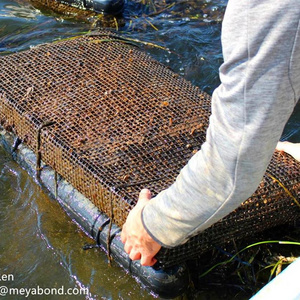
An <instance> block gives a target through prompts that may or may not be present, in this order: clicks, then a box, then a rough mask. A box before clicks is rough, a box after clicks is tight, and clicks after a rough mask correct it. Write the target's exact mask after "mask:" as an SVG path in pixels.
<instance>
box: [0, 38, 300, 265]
mask: <svg viewBox="0 0 300 300" xmlns="http://www.w3.org/2000/svg"><path fill="white" fill-rule="evenodd" d="M0 67H1V73H0V93H1V96H0V117H1V124H2V126H4V128H6V129H7V130H11V131H13V132H14V133H15V134H16V135H17V136H18V137H20V138H21V139H22V140H23V142H24V143H26V144H27V145H28V147H30V148H31V149H32V150H33V151H35V153H36V154H37V157H39V158H40V157H41V159H42V160H43V162H45V163H46V164H47V165H50V166H51V167H52V168H53V169H54V170H56V171H57V172H58V173H59V174H60V175H61V176H63V177H64V178H65V179H66V180H68V181H69V182H70V183H71V184H72V185H73V186H74V187H76V188H77V189H78V190H79V191H80V192H81V193H83V194H84V195H85V196H86V197H88V198H89V199H90V200H91V201H92V202H93V203H94V204H95V205H96V206H97V207H98V208H99V209H100V210H101V211H102V212H104V213H106V214H107V215H108V216H112V215H113V217H114V222H115V223H116V224H118V225H119V226H122V225H123V223H124V222H125V220H126V217H127V215H128V213H129V211H130V210H131V209H132V208H133V206H134V205H135V203H136V200H137V197H138V194H139V191H140V190H141V189H142V188H144V187H148V188H149V189H150V190H151V191H152V192H153V194H154V195H156V194H157V193H158V192H159V191H161V190H163V189H165V188H167V187H168V186H169V185H170V184H171V183H172V182H173V181H174V180H175V178H176V176H177V175H178V173H179V171H180V169H181V168H182V167H183V166H184V165H185V164H186V163H187V161H188V160H189V159H190V157H191V156H192V155H193V154H195V153H196V152H197V151H198V150H199V149H200V147H201V144H202V143H203V142H204V140H205V132H206V129H207V126H208V118H209V115H210V96H209V95H207V94H205V93H204V92H202V91H200V90H199V89H198V88H197V87H195V86H193V85H191V84H190V83H189V82H187V81H186V80H184V79H183V78H181V77H180V76H178V75H177V74H175V73H174V72H172V71H171V70H169V69H168V68H167V67H165V66H163V65H162V64H160V63H159V62H157V61H155V60H154V59H152V58H151V57H150V56H149V55H147V54H145V53H144V52H142V51H140V50H139V49H138V48H137V47H135V46H133V45H132V43H131V41H129V40H127V39H124V38H122V37H120V36H118V35H116V34H113V33H110V32H99V33H97V34H93V35H89V36H83V37H79V38H73V39H69V40H65V41H61V42H57V43H52V44H46V45H41V46H38V47H35V48H33V49H30V50H28V51H25V52H21V53H17V54H13V55H9V56H5V57H1V58H0ZM38 167H39V165H37V168H38ZM299 182H300V181H299V163H297V162H296V161H295V160H293V159H292V158H291V157H290V156H288V155H283V154H281V153H278V152H276V153H274V155H273V158H272V161H271V163H270V165H269V168H268V170H267V173H266V175H265V177H264V179H263V181H262V182H261V185H260V187H259V188H258V189H257V191H256V193H255V194H254V195H253V196H252V197H251V198H249V199H248V200H247V201H246V202H245V203H244V204H243V205H241V207H240V208H238V209H237V210H236V211H234V212H232V213H231V214H230V215H229V216H227V217H226V218H224V219H223V220H221V221H219V222H218V223H217V224H215V225H214V226H212V227H211V228H209V229H207V230H205V231H204V232H203V233H201V234H200V235H198V236H196V237H193V238H192V239H191V240H190V241H189V242H187V243H186V244H185V245H182V246H179V247H175V248H173V249H165V248H163V249H162V250H161V251H160V253H159V254H158V256H157V258H158V260H159V264H160V265H161V266H162V267H168V266H171V265H174V264H177V263H179V262H181V261H184V260H186V259H189V258H192V257H195V256H197V255H199V254H201V253H203V252H205V251H206V250H208V249H209V248H210V247H211V246H212V245H214V244H220V243H223V242H225V241H228V240H229V239H231V238H233V237H234V238H239V236H241V235H242V236H245V232H246V233H247V234H248V233H249V234H250V232H255V231H260V230H263V229H266V228H268V227H271V226H275V225H278V224H282V223H285V222H286V221H287V220H291V219H295V218H296V217H298V216H299V212H300V209H299V207H297V204H296V201H297V199H299V193H300V189H299V185H300V183H299ZM250 228H251V231H250V230H249V229H250Z"/></svg>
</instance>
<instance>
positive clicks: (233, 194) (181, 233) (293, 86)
mask: <svg viewBox="0 0 300 300" xmlns="http://www.w3.org/2000/svg"><path fill="white" fill-rule="evenodd" d="M299 18H300V0H280V1H274V0H229V2H228V5H227V9H226V12H225V16H224V20H223V25H222V49H223V57H224V63H223V64H222V65H221V67H220V80H221V85H220V86H219V87H218V88H217V89H216V90H215V91H214V93H213V96H212V114H211V117H210V122H209V128H208V130H207V134H206V142H205V143H204V144H203V145H202V147H201V150H200V151H198V153H196V154H195V155H194V156H193V157H192V158H191V159H190V161H189V162H188V164H187V165H186V166H185V167H184V168H183V169H182V170H181V172H180V174H179V176H178V177H177V179H176V181H175V182H174V184H173V185H172V186H170V187H169V188H168V189H166V190H164V191H162V192H160V193H159V194H158V195H157V196H156V197H155V198H153V199H151V201H150V202H149V203H148V204H147V205H146V206H145V207H144V209H143V212H142V221H143V224H144V226H145V228H146V230H147V231H148V233H149V234H150V235H151V236H152V238H153V239H154V240H156V241H157V242H159V243H160V244H161V245H163V246H165V247H173V246H176V245H179V244H182V243H184V242H185V241H186V240H187V239H188V238H190V237H191V236H193V235H195V234H197V233H199V232H200V231H203V230H204V229H206V228H207V227H209V226H211V225H212V224H213V223H215V222H217V221H218V220H220V219H221V218H223V217H224V216H226V215H227V214H229V213H230V212H231V211H233V210H234V209H235V208H237V207H238V206H239V205H240V204H241V203H242V202H243V201H245V200H246V199H247V198H249V197H250V196H251V195H252V193H253V192H254V191H255V190H256V188H257V187H258V185H259V183H260V181H261V179H262V177H263V175H264V173H265V170H266V168H267V166H268V164H269V162H270V159H271V156H272V154H273V152H274V149H275V147H276V144H277V142H278V140H279V138H280V136H281V134H282V131H283V129H284V126H285V124H286V122H287V120H288V118H289V117H290V115H291V113H292V111H293V109H294V106H295V105H296V103H297V101H298V99H299V97H300V36H299V32H300V28H299Z"/></svg>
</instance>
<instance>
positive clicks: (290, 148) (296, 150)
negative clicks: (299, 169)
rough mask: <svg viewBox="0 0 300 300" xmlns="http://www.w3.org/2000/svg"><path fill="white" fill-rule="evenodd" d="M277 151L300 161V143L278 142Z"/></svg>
mask: <svg viewBox="0 0 300 300" xmlns="http://www.w3.org/2000/svg"><path fill="white" fill-rule="evenodd" d="M276 150H278V151H284V152H286V153H288V154H290V155H292V156H293V157H294V158H295V159H296V160H298V161H300V143H291V142H287V141H285V142H278V144H277V146H276Z"/></svg>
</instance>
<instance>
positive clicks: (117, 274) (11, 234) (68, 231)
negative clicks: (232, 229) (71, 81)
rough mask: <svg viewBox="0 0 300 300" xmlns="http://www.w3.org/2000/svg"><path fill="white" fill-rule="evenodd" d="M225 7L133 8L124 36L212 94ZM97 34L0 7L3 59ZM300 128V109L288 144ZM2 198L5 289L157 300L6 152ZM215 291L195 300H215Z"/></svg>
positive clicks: (25, 8)
mask: <svg viewBox="0 0 300 300" xmlns="http://www.w3.org/2000/svg"><path fill="white" fill-rule="evenodd" d="M226 3H227V1H225V0H221V1H217V0H206V1H189V2H182V4H177V5H175V6H173V7H172V8H171V9H169V10H166V11H164V12H162V13H160V14H158V15H156V16H154V17H152V18H148V17H144V16H143V14H147V13H149V10H148V9H147V8H146V7H143V6H140V5H138V4H137V3H133V2H129V5H128V8H127V9H126V11H125V13H124V16H125V25H124V26H123V27H120V28H119V31H120V32H121V33H122V34H125V35H127V36H130V37H131V38H137V39H139V40H142V41H146V42H148V43H154V44H156V45H159V46H163V47H165V48H168V49H169V51H168V50H163V49H159V48H157V47H151V46H145V47H144V49H145V51H147V52H149V53H150V54H151V55H152V56H154V57H155V58H156V59H158V60H159V61H161V62H162V63H164V64H166V65H168V66H169V67H171V68H172V69H173V70H174V71H175V72H177V73H179V74H181V75H182V76H184V77H185V78H186V79H188V80H190V81H191V82H192V83H193V84H195V85H197V86H199V87H200V88H201V89H203V90H205V91H206V92H208V93H210V94H211V93H212V91H213V90H214V89H215V88H216V87H217V86H218V84H219V79H218V68H219V66H220V64H221V63H222V52H221V45H220V29H221V20H222V17H223V13H224V10H225V7H226ZM154 27H155V28H157V29H158V30H156V29H155V28H154ZM91 28H92V21H90V22H86V23H85V22H78V21H76V20H66V19H63V18H61V16H59V15H57V14H52V13H50V12H49V11H48V12H45V11H44V12H43V13H42V12H40V11H39V10H37V9H35V8H33V7H32V6H31V5H30V4H28V3H27V2H25V1H22V2H20V1H18V2H15V1H8V0H0V52H1V54H2V55H7V54H9V53H14V52H18V51H23V50H26V49H28V48H30V47H32V46H35V45H38V44H40V43H45V42H52V41H54V40H59V39H64V38H67V37H70V36H74V35H79V34H82V33H84V32H87V31H89V30H90V29H91ZM299 125H300V108H299V105H298V107H297V109H296V111H295V113H294V115H293V117H292V118H291V119H290V121H289V123H288V124H287V127H286V130H285V132H284V135H283V136H284V138H285V139H287V138H288V139H289V140H291V141H295V142H299V141H300V129H299V127H300V126H299ZM0 191H1V201H0V275H1V274H13V276H14V280H13V281H9V282H5V285H6V286H8V287H18V288H21V287H25V288H35V287H37V286H40V287H43V288H53V287H56V288H60V287H62V286H63V287H64V288H65V289H67V288H75V289H79V288H80V287H84V288H87V289H88V296H84V295H81V296H75V295H71V296H57V295H56V296H55V295H54V296H47V299H86V298H89V299H153V296H152V295H151V294H149V293H148V292H147V291H145V290H144V289H142V288H141V286H140V285H139V284H137V283H136V281H135V279H133V278H132V277H131V276H130V275H128V274H126V273H125V272H124V271H123V270H122V269H121V268H119V267H118V266H116V265H115V264H113V266H112V267H109V266H108V264H107V258H106V255H105V253H104V252H102V251H99V250H96V249H93V250H89V251H84V250H82V246H83V245H84V244H85V243H92V241H91V240H90V239H89V238H88V237H87V236H86V235H85V234H84V233H83V232H82V231H81V230H80V229H79V228H78V227H77V225H76V224H74V223H73V222H72V221H71V220H70V219H69V218H68V216H67V215H66V214H65V213H64V211H63V210H62V209H61V207H60V206H59V204H58V203H57V202H55V201H54V200H51V199H50V198H49V197H48V196H47V194H45V193H44V192H43V191H42V190H41V188H39V187H38V186H37V185H36V183H35V182H34V181H33V179H31V178H30V177H29V176H28V175H27V173H26V172H25V171H24V170H22V169H21V168H20V167H19V166H18V165H17V164H16V163H15V162H14V161H13V160H12V159H11V157H10V155H8V154H7V153H6V152H5V151H4V150H3V149H2V148H0ZM2 284H3V282H0V286H1V285H2ZM214 289H215V288H212V289H211V290H209V291H206V292H205V295H202V294H201V293H200V295H199V293H194V294H193V295H192V296H191V297H193V299H207V298H206V297H210V299H213V297H214V294H215V291H214ZM44 297H45V296H43V297H42V299H43V298H44ZM6 298H7V299H24V297H21V296H19V297H16V296H11V297H9V296H7V297H5V299H6ZM29 299H30V298H29ZM217 299H218V298H217ZM228 299H229V298H228Z"/></svg>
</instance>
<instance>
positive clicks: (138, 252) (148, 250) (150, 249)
mask: <svg viewBox="0 0 300 300" xmlns="http://www.w3.org/2000/svg"><path fill="white" fill-rule="evenodd" d="M150 199H151V192H150V191H149V190H148V189H143V190H141V192H140V195H139V200H138V202H137V204H136V206H135V207H134V208H133V209H132V210H131V211H130V213H129V215H128V217H127V220H126V222H125V224H124V225H123V229H122V233H121V240H122V243H123V244H124V250H125V252H126V253H127V254H128V255H129V257H130V259H132V260H139V259H140V260H141V265H142V266H153V265H154V264H155V263H156V259H155V258H154V256H155V255H156V253H157V252H158V251H159V250H160V248H161V245H160V244H159V243H157V242H156V241H154V240H153V239H152V238H151V236H150V235H149V234H148V232H147V231H146V229H145V228H144V226H143V223H142V215H141V214H142V209H143V208H144V206H145V205H146V204H147V203H148V202H149V201H150Z"/></svg>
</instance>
